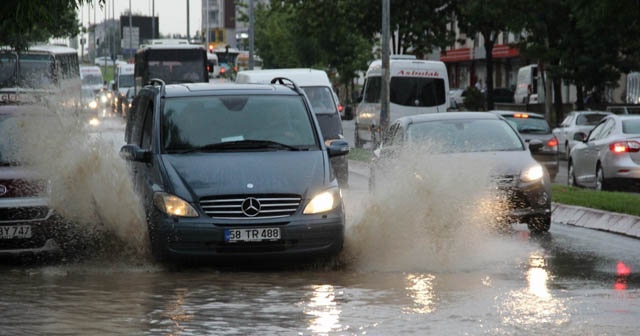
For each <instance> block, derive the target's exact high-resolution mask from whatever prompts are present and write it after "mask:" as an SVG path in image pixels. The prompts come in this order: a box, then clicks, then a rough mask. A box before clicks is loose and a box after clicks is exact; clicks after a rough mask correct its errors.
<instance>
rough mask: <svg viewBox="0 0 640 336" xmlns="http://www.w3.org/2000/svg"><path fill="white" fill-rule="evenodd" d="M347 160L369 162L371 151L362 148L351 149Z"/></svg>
mask: <svg viewBox="0 0 640 336" xmlns="http://www.w3.org/2000/svg"><path fill="white" fill-rule="evenodd" d="M348 158H349V160H355V161H362V162H369V161H370V160H371V151H370V150H368V149H364V148H355V147H352V148H350V149H349V155H348Z"/></svg>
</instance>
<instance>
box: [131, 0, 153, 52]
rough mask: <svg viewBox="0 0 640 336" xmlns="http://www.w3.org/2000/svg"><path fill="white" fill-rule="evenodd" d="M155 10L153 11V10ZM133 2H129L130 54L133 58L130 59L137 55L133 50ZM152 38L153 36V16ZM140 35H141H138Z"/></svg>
mask: <svg viewBox="0 0 640 336" xmlns="http://www.w3.org/2000/svg"><path fill="white" fill-rule="evenodd" d="M152 10H153V9H152ZM131 15H132V14H131V0H129V52H130V53H131V56H129V57H130V58H133V55H135V52H134V50H133V27H132V22H131V21H132V18H131ZM151 22H152V24H151V36H153V31H154V28H153V22H154V20H153V15H151ZM138 35H139V34H138Z"/></svg>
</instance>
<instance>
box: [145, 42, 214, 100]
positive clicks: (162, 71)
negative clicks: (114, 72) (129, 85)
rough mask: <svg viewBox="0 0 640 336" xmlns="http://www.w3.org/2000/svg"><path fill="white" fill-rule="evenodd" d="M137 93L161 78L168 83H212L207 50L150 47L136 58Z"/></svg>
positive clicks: (182, 46)
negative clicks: (152, 81) (150, 82)
mask: <svg viewBox="0 0 640 336" xmlns="http://www.w3.org/2000/svg"><path fill="white" fill-rule="evenodd" d="M134 73H135V92H136V93H137V92H138V91H139V90H140V88H142V87H143V86H145V85H147V84H148V83H149V80H151V79H153V78H158V79H161V80H163V81H164V82H165V83H166V84H178V83H201V82H202V83H208V82H209V73H208V72H207V50H206V49H205V48H204V46H202V45H198V44H150V45H145V46H144V47H142V48H140V49H138V51H137V52H136V56H135V70H134Z"/></svg>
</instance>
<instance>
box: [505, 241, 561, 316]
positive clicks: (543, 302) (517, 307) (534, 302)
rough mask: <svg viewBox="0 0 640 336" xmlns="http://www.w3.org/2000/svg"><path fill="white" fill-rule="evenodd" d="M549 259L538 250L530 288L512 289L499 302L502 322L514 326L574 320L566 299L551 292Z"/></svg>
mask: <svg viewBox="0 0 640 336" xmlns="http://www.w3.org/2000/svg"><path fill="white" fill-rule="evenodd" d="M549 279H550V275H549V273H548V270H547V269H546V262H545V258H544V256H543V255H542V254H540V253H537V252H534V253H531V255H530V256H529V264H528V269H527V271H526V280H527V285H528V286H527V287H526V288H522V289H516V290H511V291H509V292H508V293H506V294H505V295H504V296H502V297H500V298H499V299H498V301H497V304H498V309H499V311H500V315H501V316H502V321H503V323H504V324H505V325H509V326H513V327H523V326H530V327H538V326H540V325H547V324H548V325H551V326H560V325H563V324H565V323H568V322H569V321H570V320H571V314H570V312H569V311H568V309H567V307H566V305H565V302H564V300H563V299H561V298H556V297H553V296H552V295H551V292H550V291H549V287H548V281H549Z"/></svg>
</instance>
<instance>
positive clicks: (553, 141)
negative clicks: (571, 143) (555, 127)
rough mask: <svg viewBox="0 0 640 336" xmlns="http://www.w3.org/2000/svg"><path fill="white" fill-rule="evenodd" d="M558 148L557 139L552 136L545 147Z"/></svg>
mask: <svg viewBox="0 0 640 336" xmlns="http://www.w3.org/2000/svg"><path fill="white" fill-rule="evenodd" d="M556 146H558V139H557V138H556V137H555V136H554V137H553V138H551V139H549V141H547V147H556Z"/></svg>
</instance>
